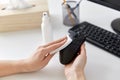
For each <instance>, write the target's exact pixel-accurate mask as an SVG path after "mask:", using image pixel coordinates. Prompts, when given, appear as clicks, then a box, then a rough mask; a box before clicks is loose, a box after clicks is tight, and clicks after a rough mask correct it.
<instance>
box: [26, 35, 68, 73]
mask: <svg viewBox="0 0 120 80" xmlns="http://www.w3.org/2000/svg"><path fill="white" fill-rule="evenodd" d="M66 40H67V39H66V37H65V38H62V39H60V40H57V41H54V42H51V43H48V44H47V45H43V46H40V47H39V48H38V49H37V50H36V52H35V54H33V55H32V56H31V57H30V58H28V59H26V60H24V62H25V64H27V68H26V69H25V72H30V71H37V70H40V69H42V68H44V67H45V66H46V65H47V64H48V62H49V61H50V59H51V58H52V57H53V55H54V54H50V52H52V51H54V50H55V49H57V48H59V47H60V46H62V45H63V44H64V43H65V42H66Z"/></svg>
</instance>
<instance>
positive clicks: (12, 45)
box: [0, 0, 120, 80]
mask: <svg viewBox="0 0 120 80" xmlns="http://www.w3.org/2000/svg"><path fill="white" fill-rule="evenodd" d="M61 1H62V0H49V7H50V14H51V21H52V25H53V27H54V38H55V39H58V38H60V37H62V36H64V35H65V34H66V33H67V30H68V29H69V28H68V27H65V26H64V25H62V17H61V16H62V14H61V13H62V12H61ZM80 10H81V13H80V14H81V15H80V16H81V21H84V20H85V21H89V22H91V23H93V24H96V25H98V26H101V27H103V28H105V29H107V30H110V31H112V29H111V27H110V23H111V21H112V20H113V19H115V18H118V17H120V12H118V11H114V10H112V9H109V8H106V7H103V6H99V5H97V4H94V3H91V2H88V1H86V0H85V1H84V2H82V4H81V9H80ZM112 32H113V31H112ZM41 40H42V38H41V30H40V29H38V30H28V31H19V32H9V33H0V59H2V60H3V59H10V60H11V59H12V60H13V59H22V58H26V57H28V56H30V55H31V54H32V53H33V52H34V50H35V49H36V48H37V46H39V45H40V44H41V43H42V42H41ZM86 50H87V57H88V59H87V65H86V69H85V74H86V78H87V80H119V79H120V77H119V75H120V59H119V58H117V57H115V56H113V55H111V54H109V53H108V52H106V51H104V50H102V49H99V48H97V47H95V46H93V45H91V44H89V43H86ZM0 80H66V79H65V76H64V68H63V66H62V65H61V64H60V63H59V57H58V54H57V55H55V56H54V57H53V59H52V60H51V61H50V63H49V64H48V66H47V67H45V68H44V69H43V70H41V71H38V72H33V73H24V74H17V75H12V76H8V77H3V78H0Z"/></svg>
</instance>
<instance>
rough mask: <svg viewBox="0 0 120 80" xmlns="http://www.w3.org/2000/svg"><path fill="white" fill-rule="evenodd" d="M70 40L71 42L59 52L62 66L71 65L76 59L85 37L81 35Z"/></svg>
mask: <svg viewBox="0 0 120 80" xmlns="http://www.w3.org/2000/svg"><path fill="white" fill-rule="evenodd" d="M71 38H72V42H71V43H70V44H69V45H68V46H67V47H65V48H64V49H62V50H60V63H61V64H64V65H65V64H69V63H71V62H72V61H73V60H74V59H75V58H76V57H77V55H78V52H79V51H80V47H81V45H82V44H83V42H84V41H85V36H84V35H82V34H77V35H74V36H71Z"/></svg>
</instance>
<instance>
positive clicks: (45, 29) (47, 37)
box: [41, 12, 53, 44]
mask: <svg viewBox="0 0 120 80" xmlns="http://www.w3.org/2000/svg"><path fill="white" fill-rule="evenodd" d="M41 30H42V39H43V44H47V43H49V42H51V41H53V32H52V26H51V23H50V19H49V16H48V14H47V12H44V13H43V17H42V24H41Z"/></svg>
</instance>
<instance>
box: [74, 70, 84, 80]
mask: <svg viewBox="0 0 120 80" xmlns="http://www.w3.org/2000/svg"><path fill="white" fill-rule="evenodd" d="M75 76H76V80H85V74H84V71H77V72H75Z"/></svg>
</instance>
